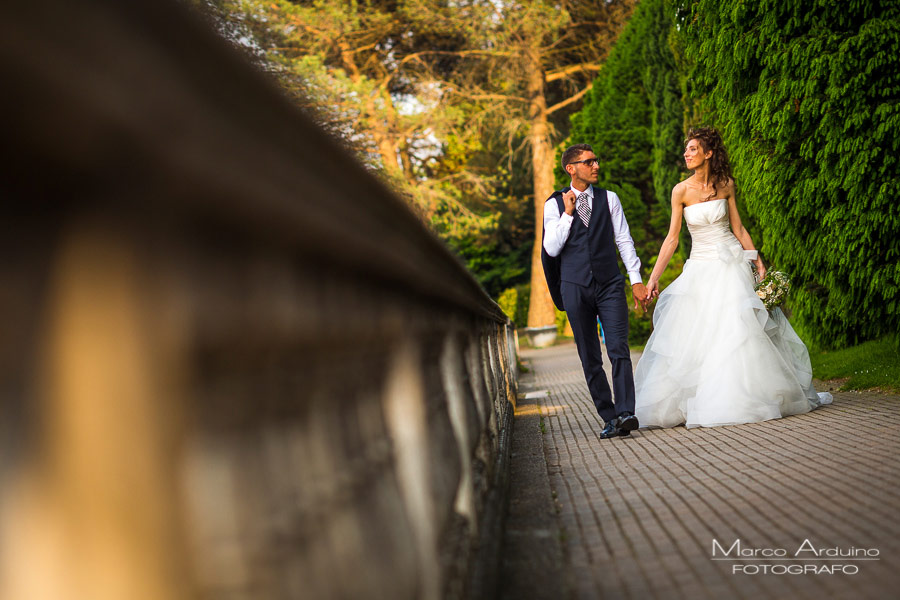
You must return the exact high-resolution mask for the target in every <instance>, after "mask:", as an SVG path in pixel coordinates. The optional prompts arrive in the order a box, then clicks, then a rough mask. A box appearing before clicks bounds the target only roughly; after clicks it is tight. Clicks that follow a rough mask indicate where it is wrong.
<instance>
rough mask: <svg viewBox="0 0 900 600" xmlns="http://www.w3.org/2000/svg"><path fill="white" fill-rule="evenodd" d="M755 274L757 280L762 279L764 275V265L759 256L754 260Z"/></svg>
mask: <svg viewBox="0 0 900 600" xmlns="http://www.w3.org/2000/svg"><path fill="white" fill-rule="evenodd" d="M756 274H757V277H759V280H760V281H762V280H763V277H765V276H766V265H764V264H763V261H762V259H761V258H759V259H757V260H756Z"/></svg>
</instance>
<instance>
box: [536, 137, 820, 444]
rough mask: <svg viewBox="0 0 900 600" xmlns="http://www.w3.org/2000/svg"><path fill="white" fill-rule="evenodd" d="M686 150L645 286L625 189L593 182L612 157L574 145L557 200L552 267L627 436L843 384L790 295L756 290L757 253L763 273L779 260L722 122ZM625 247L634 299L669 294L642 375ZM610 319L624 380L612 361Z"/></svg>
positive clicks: (550, 274)
mask: <svg viewBox="0 0 900 600" xmlns="http://www.w3.org/2000/svg"><path fill="white" fill-rule="evenodd" d="M684 159H685V164H686V166H687V168H688V169H689V170H692V171H693V175H692V176H691V177H689V178H688V179H685V180H684V181H682V182H680V183H679V184H677V185H676V186H675V187H674V188H673V190H672V217H671V222H670V224H669V231H668V234H667V235H666V238H665V240H664V241H663V243H662V246H661V248H660V251H659V256H658V258H657V260H656V264H655V265H654V268H653V271H652V273H651V274H650V278H649V280H648V282H647V284H646V285H644V283H643V281H642V279H641V273H640V268H641V262H640V259H639V258H638V257H637V254H636V252H635V248H634V242H633V240H632V238H631V233H630V231H629V229H628V223H627V221H626V219H625V214H624V212H623V210H622V205H621V202H620V201H619V198H618V196H617V195H616V194H615V193H614V192H611V191H607V190H603V189H600V188H598V187H595V186H594V184H595V183H597V180H598V172H599V166H598V162H597V156H596V154H594V151H593V149H592V148H591V147H590V146H589V145H587V144H576V145H574V146H571V147H569V148H567V149H566V151H565V152H563V156H562V161H561V162H562V167H563V169H564V170H565V171H566V173H568V174H569V176H570V177H571V184H570V185H569V186H567V187H566V188H564V189H562V190H560V191H557V192H555V193H554V194H553V195H552V196H551V197H550V198H549V199H548V200H547V202H546V203H545V205H544V237H543V252H542V262H543V266H544V274H545V276H546V278H547V284H548V287H549V288H550V294H551V296H552V297H553V301H554V303H555V304H556V306H557V307H558V308H559V309H560V310H565V311H566V315H567V316H568V319H569V323H570V325H571V326H572V332H573V333H574V336H575V346H576V348H577V350H578V356H579V358H580V359H581V365H582V368H583V370H584V375H585V379H586V381H587V386H588V389H589V391H590V394H591V398H592V400H593V401H594V405H595V407H596V409H597V413H598V414H599V415H600V418H602V419H603V421H604V422H605V427H604V429H603V431H602V432H601V434H600V437H601V438H610V437H619V436H627V435H629V434H630V433H631V432H632V431H634V430H635V429H638V428H639V427H652V426H657V427H674V426H676V425H681V424H684V425H686V426H687V427H696V426H706V427H709V426H716V425H731V424H738V423H753V422H758V421H765V420H768V419H774V418H779V417H783V416H787V415H793V414H800V413H804V412H808V411H810V410H812V409H813V408H815V407H817V406H820V405H822V404H827V403H829V402H831V395H830V394H827V393H823V394H819V393H817V392H816V391H815V389H814V388H813V385H812V369H811V367H810V361H809V354H808V352H807V350H806V347H805V346H804V344H803V342H802V341H801V340H800V338H799V337H798V336H797V334H796V333H795V332H794V330H793V328H792V327H791V325H790V323H788V321H787V318H786V317H785V316H784V314H783V313H782V311H781V310H780V309H779V308H775V309H773V310H771V311H768V310H766V308H765V306H764V305H763V303H762V301H761V300H760V299H759V297H758V296H757V294H756V291H755V289H754V285H755V279H754V275H753V273H752V271H751V269H750V263H751V262H753V263H755V266H756V269H757V272H758V274H759V276H760V277H762V276H763V275H765V271H766V267H765V265H764V264H763V262H762V259H761V258H760V257H759V254H758V252H757V251H756V249H755V248H754V246H753V240H752V239H751V238H750V234H749V233H748V232H747V230H746V229H744V226H743V225H742V223H741V218H740V215H739V213H738V209H737V204H736V200H735V189H734V181H733V179H732V177H731V168H730V165H729V162H728V155H727V153H726V151H725V148H724V146H723V144H722V139H721V137H720V136H719V134H718V132H717V131H716V130H714V129H711V128H700V129H692V130H691V131H690V132H689V133H688V139H687V141H686V143H685V151H684ZM682 220H684V221H685V222H686V223H687V226H688V230H689V232H690V234H691V241H692V244H691V254H690V257H689V258H688V260H687V261H686V262H685V264H684V269H683V271H682V273H681V275H680V276H679V277H678V278H677V279H675V281H673V282H672V283H671V284H670V285H669V286H667V287H666V289H665V290H663V291H660V289H659V280H660V277H661V276H662V273H663V271H664V270H665V268H666V266H667V265H668V263H669V260H670V259H671V258H672V256H673V254H674V253H675V250H676V249H677V247H678V237H679V233H680V231H681V225H682ZM616 250H618V253H619V255H620V256H621V259H622V262H623V263H624V265H625V269H626V271H627V273H628V277H629V279H630V283H631V286H632V293H633V296H634V304H635V308H637V306H638V304H639V303H640V304H643V306H644V308H646V307H647V306H649V304H650V302H651V301H653V300H654V299H658V300H657V306H656V310H655V311H654V315H653V333H652V335H651V336H650V339H649V340H648V341H647V344H646V346H645V348H644V351H643V354H642V356H641V359H640V360H639V361H638V364H637V367H636V369H635V370H634V373H633V374H632V364H631V356H630V351H629V348H628V307H627V304H626V299H625V289H624V277H623V276H622V274H621V272H620V271H619V266H618V261H617V260H616ZM598 318H599V320H600V323H601V324H602V326H603V331H604V334H605V342H606V349H607V354H608V356H609V360H610V362H611V366H612V380H613V381H612V390H610V386H609V383H608V381H607V379H606V375H605V373H604V372H603V359H602V354H601V348H600V340H599V337H598V334H597V319H598ZM613 397H615V402H613Z"/></svg>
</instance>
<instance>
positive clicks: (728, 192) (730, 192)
mask: <svg viewBox="0 0 900 600" xmlns="http://www.w3.org/2000/svg"><path fill="white" fill-rule="evenodd" d="M722 191H723V192H724V196H726V197H731V196H734V179H732V178H731V177H727V178H726V179H725V184H724V185H723V186H722Z"/></svg>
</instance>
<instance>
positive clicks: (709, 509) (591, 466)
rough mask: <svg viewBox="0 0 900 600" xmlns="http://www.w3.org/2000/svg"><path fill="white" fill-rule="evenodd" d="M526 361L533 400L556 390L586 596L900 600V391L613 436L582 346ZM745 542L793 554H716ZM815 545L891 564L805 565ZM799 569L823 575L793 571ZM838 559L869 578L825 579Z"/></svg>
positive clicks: (567, 539) (579, 589)
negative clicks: (606, 435) (743, 420)
mask: <svg viewBox="0 0 900 600" xmlns="http://www.w3.org/2000/svg"><path fill="white" fill-rule="evenodd" d="M604 350H605V349H604ZM521 355H522V358H523V359H524V360H525V361H526V362H527V363H528V364H529V365H530V366H531V368H532V369H533V371H534V373H533V379H530V385H531V386H533V388H532V390H531V391H533V392H534V391H541V390H546V391H547V392H548V394H547V396H546V397H544V398H542V399H541V400H540V410H541V413H542V416H543V417H544V423H545V428H546V433H545V434H544V436H543V445H544V453H545V457H546V461H547V469H548V474H549V479H550V485H551V487H552V490H553V493H555V494H556V496H557V501H558V505H559V511H560V512H559V518H560V526H561V528H562V538H563V540H564V543H563V551H564V553H565V557H564V558H565V560H566V561H567V562H568V563H569V564H568V566H569V569H570V572H571V573H572V579H573V585H572V587H573V589H574V595H575V597H577V598H665V599H669V598H810V599H812V598H817V599H818V598H854V599H856V598H898V597H900V510H898V509H900V397H898V396H890V395H884V394H879V393H874V392H872V393H858V392H839V393H835V399H834V403H833V404H832V405H830V406H826V407H823V408H820V409H818V410H815V411H813V412H811V413H809V414H806V415H798V416H793V417H788V418H785V419H777V420H773V421H767V422H764V423H755V424H749V425H737V426H727V427H713V428H692V429H686V428H684V427H676V428H672V429H653V430H639V431H637V432H635V433H634V434H632V435H631V436H630V437H626V438H616V439H612V440H601V439H600V437H599V434H600V431H601V429H602V427H603V422H602V420H601V419H600V418H599V416H598V415H597V414H596V412H595V410H594V407H593V404H592V403H591V400H590V397H589V395H588V391H587V387H586V385H585V382H584V376H583V374H582V371H581V366H580V363H579V362H578V358H577V355H576V351H575V347H574V345H572V344H563V345H560V346H555V347H552V348H548V349H544V350H525V351H523V352H522V353H521ZM637 358H638V356H637V355H634V356H633V361H634V363H635V364H636V363H637ZM604 359H605V357H604ZM606 363H607V366H608V360H607V361H606ZM607 376H609V374H607ZM526 391H528V390H526ZM738 539H739V540H740V545H741V548H742V550H743V551H744V552H745V553H746V552H747V551H748V549H751V550H752V549H758V550H760V551H761V550H764V549H772V550H774V549H784V550H785V553H786V555H787V558H788V559H789V560H772V559H771V558H770V559H768V560H762V559H761V557H755V558H752V557H736V554H737V552H736V549H735V550H732V552H731V553H730V554H729V555H728V558H731V559H734V558H739V560H712V556H713V540H716V541H717V542H718V543H719V544H720V545H721V546H722V547H723V549H724V550H725V551H727V550H728V549H729V548H730V547H731V546H732V544H733V543H734V542H735V540H738ZM805 540H809V542H808V543H809V544H810V546H811V547H814V548H816V549H817V550H818V549H826V548H832V549H833V548H835V547H837V548H838V549H839V551H840V550H842V551H844V552H845V553H846V552H847V551H849V550H851V549H867V550H871V549H875V550H877V552H878V556H877V557H876V558H877V560H871V558H872V557H871V556H869V557H866V558H870V560H859V559H860V558H863V556H855V557H853V558H854V559H855V560H850V559H848V557H842V558H828V557H826V556H822V555H823V554H825V553H816V554H819V556H820V558H819V559H818V560H802V561H801V560H797V559H796V558H794V556H795V553H796V551H797V550H798V549H800V548H801V547H803V548H804V549H808V548H809V547H810V546H806V545H804V544H805ZM832 552H834V550H832ZM855 552H857V551H855ZM722 554H723V553H722V552H719V553H718V556H719V557H720V558H724V557H723V556H722ZM816 554H814V553H812V552H805V551H804V552H802V553H801V554H800V555H799V556H801V557H808V558H815V557H816ZM870 554H871V552H870ZM779 565H780V566H779ZM798 565H799V566H803V565H812V566H813V568H815V569H817V570H819V571H820V573H819V574H812V573H809V572H807V573H803V574H789V573H786V574H780V573H783V571H784V570H786V569H787V568H791V569H794V570H796V569H797V568H798ZM835 565H846V566H847V568H848V570H850V571H852V570H853V569H854V568H856V569H858V572H857V573H856V574H848V573H844V572H841V571H838V572H836V573H835V574H827V573H825V572H823V567H827V568H828V569H829V570H832V569H835ZM765 568H768V569H770V570H775V571H776V572H779V574H771V573H770V574H766V573H764V572H763V569H765ZM734 569H739V570H744V571H749V572H750V573H754V571H755V570H758V573H756V574H747V573H745V572H742V571H739V572H737V573H734V572H733V570H734Z"/></svg>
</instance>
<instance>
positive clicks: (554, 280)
mask: <svg viewBox="0 0 900 600" xmlns="http://www.w3.org/2000/svg"><path fill="white" fill-rule="evenodd" d="M569 189H570V188H568V187H566V188H563V189H562V190H561V191H558V192H554V193H553V196H551V197H552V198H554V199H555V200H556V206H557V208H559V214H560V215H561V214H563V213H564V212H565V209H566V206H565V202H563V199H562V195H563V194H564V193H565V192H567V191H568V190H569ZM573 217H574V219H573V220H572V228H571V229H570V230H569V238H568V240H566V244H565V246H563V249H562V252H560V254H559V256H556V257H554V256H550V255H549V254H547V251H546V250H544V247H543V246H544V244H543V234H542V236H541V238H542V239H541V263H542V265H543V267H544V277H546V279H547V287H548V288H549V289H550V296H551V297H552V298H553V303H554V304H555V305H556V308H558V309H559V310H565V307H564V306H563V301H562V293H561V291H560V282H561V281H569V282H571V283H577V284H578V285H583V286H585V287H586V286H588V285H590V283H591V279H594V280H596V281H597V283H606V282H608V281H612V280H613V279H614V278H615V277H616V276H617V275H620V272H619V265H618V262H617V261H616V238H615V235H614V233H613V228H612V220H611V219H610V216H609V200H607V195H606V190H602V189H600V188H598V187H594V202H593V208H592V209H591V219H590V221H588V227H585V226H584V223H582V222H581V217H579V216H578V213H577V212H576V213H575V214H574V215H573Z"/></svg>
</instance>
